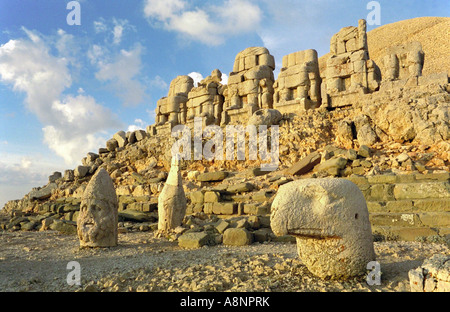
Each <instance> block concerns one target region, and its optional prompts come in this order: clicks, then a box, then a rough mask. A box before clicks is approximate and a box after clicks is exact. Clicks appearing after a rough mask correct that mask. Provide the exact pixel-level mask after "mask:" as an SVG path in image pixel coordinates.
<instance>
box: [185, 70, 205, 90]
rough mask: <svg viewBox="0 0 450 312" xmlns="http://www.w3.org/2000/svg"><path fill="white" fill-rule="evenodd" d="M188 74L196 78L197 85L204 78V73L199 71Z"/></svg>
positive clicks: (195, 83) (195, 84)
mask: <svg viewBox="0 0 450 312" xmlns="http://www.w3.org/2000/svg"><path fill="white" fill-rule="evenodd" d="M188 76H189V77H191V78H192V79H193V80H194V86H195V87H197V86H198V83H199V82H200V81H202V80H203V79H204V78H203V75H202V74H200V73H198V72H192V73H189V74H188Z"/></svg>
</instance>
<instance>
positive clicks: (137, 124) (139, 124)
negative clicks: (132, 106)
mask: <svg viewBox="0 0 450 312" xmlns="http://www.w3.org/2000/svg"><path fill="white" fill-rule="evenodd" d="M145 127H146V123H145V121H143V120H142V119H140V118H137V119H135V120H134V124H133V125H129V126H128V129H127V131H131V132H133V131H136V130H145Z"/></svg>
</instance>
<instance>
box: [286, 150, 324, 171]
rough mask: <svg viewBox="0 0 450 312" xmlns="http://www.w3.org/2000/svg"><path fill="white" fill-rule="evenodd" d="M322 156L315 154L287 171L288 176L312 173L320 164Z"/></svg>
mask: <svg viewBox="0 0 450 312" xmlns="http://www.w3.org/2000/svg"><path fill="white" fill-rule="evenodd" d="M320 160H321V155H320V154H319V153H318V152H313V153H311V154H309V155H308V156H306V157H305V158H303V159H302V160H300V161H299V162H297V163H296V164H294V165H293V166H291V167H290V168H289V169H287V170H286V173H287V174H292V175H302V174H305V173H308V172H309V171H311V170H312V169H313V168H314V166H316V165H317V164H319V163H320Z"/></svg>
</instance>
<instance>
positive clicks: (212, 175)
mask: <svg viewBox="0 0 450 312" xmlns="http://www.w3.org/2000/svg"><path fill="white" fill-rule="evenodd" d="M227 176H228V172H226V171H211V172H205V173H200V174H199V175H198V176H197V181H200V182H217V181H222V180H224V179H225V178H226V177H227Z"/></svg>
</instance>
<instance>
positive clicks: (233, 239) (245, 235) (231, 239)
mask: <svg viewBox="0 0 450 312" xmlns="http://www.w3.org/2000/svg"><path fill="white" fill-rule="evenodd" d="M252 242H253V236H252V233H250V232H249V231H248V230H246V229H244V228H230V229H226V230H225V232H224V234H223V244H224V245H228V246H246V245H250V244H251V243H252Z"/></svg>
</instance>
